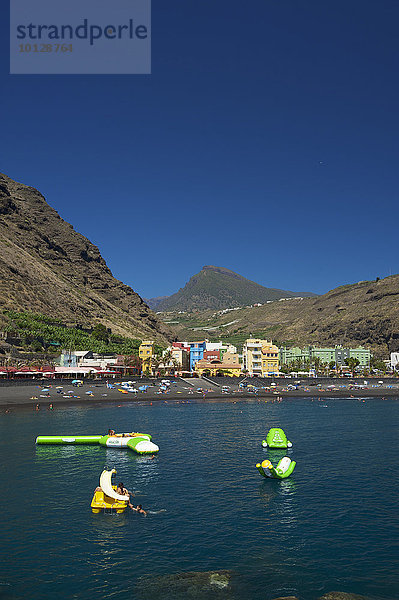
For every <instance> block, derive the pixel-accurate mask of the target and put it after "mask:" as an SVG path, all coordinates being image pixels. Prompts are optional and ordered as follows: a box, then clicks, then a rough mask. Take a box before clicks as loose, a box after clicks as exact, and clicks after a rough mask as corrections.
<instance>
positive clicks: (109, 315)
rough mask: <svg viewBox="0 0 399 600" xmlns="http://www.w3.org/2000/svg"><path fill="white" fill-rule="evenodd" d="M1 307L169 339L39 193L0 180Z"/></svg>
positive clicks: (94, 249)
mask: <svg viewBox="0 0 399 600" xmlns="http://www.w3.org/2000/svg"><path fill="white" fill-rule="evenodd" d="M132 251H133V248H132ZM0 305H1V308H2V309H15V310H32V311H34V312H41V313H44V314H46V315H48V316H51V317H55V318H58V319H60V320H62V321H64V322H66V323H68V324H74V323H78V324H82V325H85V326H92V325H94V324H96V323H98V322H102V323H103V324H104V325H106V326H107V327H110V328H111V329H112V331H113V332H114V333H116V334H120V335H126V336H132V337H138V338H143V337H145V338H147V339H156V340H159V341H162V340H166V339H168V338H169V339H170V332H169V330H168V329H167V327H166V326H165V325H164V324H163V323H162V322H161V321H159V320H158V318H157V317H156V315H154V313H153V312H152V311H151V310H150V309H149V308H148V307H147V306H146V304H145V303H144V302H143V300H142V299H141V298H140V296H139V295H138V294H136V293H135V292H134V291H133V290H132V289H131V288H130V287H129V286H127V285H124V284H123V283H122V282H120V281H118V280H117V279H115V277H113V275H112V273H111V271H110V270H109V268H108V266H107V264H106V262H105V260H104V259H103V258H102V256H101V254H100V251H99V249H98V248H97V247H96V246H94V244H92V243H91V242H90V241H89V240H88V239H87V238H85V237H84V236H83V235H81V234H80V233H78V232H76V231H75V230H74V228H73V227H72V225H70V224H69V223H67V222H66V221H64V220H63V219H61V217H60V216H59V214H58V213H57V212H56V211H55V210H54V209H53V208H52V207H51V206H49V205H48V204H47V202H46V200H45V199H44V197H43V196H42V194H41V193H40V192H39V191H38V190H36V189H35V188H32V187H29V186H27V185H23V184H21V183H17V182H16V181H13V180H12V179H10V178H9V177H6V176H5V175H1V174H0Z"/></svg>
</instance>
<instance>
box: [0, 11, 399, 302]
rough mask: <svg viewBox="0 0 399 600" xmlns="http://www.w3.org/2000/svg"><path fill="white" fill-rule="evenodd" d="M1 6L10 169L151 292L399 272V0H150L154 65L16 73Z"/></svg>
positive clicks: (301, 283)
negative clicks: (140, 69) (231, 277)
mask: <svg viewBox="0 0 399 600" xmlns="http://www.w3.org/2000/svg"><path fill="white" fill-rule="evenodd" d="M4 4H5V3H3V5H2V6H3V7H4ZM2 17H3V18H2V19H1V22H0V34H1V35H0V48H1V52H0V111H1V127H0V170H1V171H2V172H4V173H6V174H7V175H9V176H10V177H12V178H14V179H16V180H19V181H21V182H23V183H26V184H29V185H33V186H35V187H37V188H38V189H39V190H40V191H41V192H42V193H43V194H44V195H45V197H46V199H47V201H48V202H49V204H51V205H52V206H53V207H54V208H56V210H57V211H58V212H59V213H60V215H61V216H62V217H63V218H64V219H66V220H67V221H69V222H70V223H72V224H73V225H74V227H75V229H76V230H78V231H79V232H81V233H83V234H84V235H86V236H87V237H88V238H89V239H90V240H91V241H92V242H94V243H95V244H96V245H97V246H99V248H100V251H101V252H102V254H103V256H104V258H105V259H106V261H107V263H108V265H109V266H110V268H111V270H112V271H113V273H114V275H115V276H116V277H117V278H118V279H121V280H122V281H124V282H125V283H127V284H129V285H131V286H132V287H133V289H135V290H136V291H137V292H139V293H140V294H141V295H142V296H145V297H152V296H158V295H166V294H170V293H173V292H174V291H176V290H177V289H178V288H179V287H181V286H183V285H184V283H185V282H186V281H187V280H188V278H189V277H190V276H191V275H192V274H194V273H196V272H197V271H199V270H200V268H201V267H202V266H203V265H204V264H215V265H218V266H225V267H228V268H230V269H233V270H234V271H237V272H238V273H240V274H242V275H244V276H245V277H248V278H249V279H252V280H254V281H256V282H258V283H261V284H263V285H266V286H270V287H279V288H283V289H291V290H300V291H303V290H309V291H315V292H318V293H322V292H325V291H327V290H328V289H331V288H333V287H336V286H337V285H340V284H342V283H349V282H354V281H359V280H362V279H374V278H375V277H376V276H379V277H384V276H386V275H389V274H390V273H392V274H393V273H397V272H398V271H399V268H398V254H399V253H398V249H397V240H398V212H399V211H398V171H399V170H398V164H399V161H398V158H399V157H398V144H399V132H398V107H399V94H398V91H399V83H398V81H399V70H398V64H399V60H398V59H399V34H398V31H399V3H398V2H397V0H380V1H378V2H377V1H376V0H372V1H371V0H363V1H360V0H359V1H358V0H338V1H337V0H334V1H331V0H322V1H320V0H303V1H298V0H250V1H249V2H243V1H241V2H238V1H236V0H229V1H227V0H218V1H217V2H215V0H212V1H210V0H201V1H200V2H188V1H187V0H170V1H168V2H165V1H161V0H153V8H152V39H153V42H152V61H153V62H152V75H148V76H144V75H143V76H135V75H132V76H129V75H124V76H107V75H106V76H85V75H81V76H54V75H48V76H34V75H33V76H20V75H8V70H9V66H8V29H7V27H8V25H7V23H8V14H7V13H6V12H4V13H3V15H2Z"/></svg>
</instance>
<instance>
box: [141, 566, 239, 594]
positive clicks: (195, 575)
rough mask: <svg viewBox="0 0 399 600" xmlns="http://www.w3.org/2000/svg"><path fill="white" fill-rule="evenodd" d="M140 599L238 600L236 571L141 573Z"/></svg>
mask: <svg viewBox="0 0 399 600" xmlns="http://www.w3.org/2000/svg"><path fill="white" fill-rule="evenodd" d="M136 593H137V596H136V597H137V600H239V598H240V596H238V595H236V593H237V589H236V581H235V574H234V572H233V571H228V570H220V571H205V572H196V571H193V572H187V573H177V574H173V575H161V576H158V577H157V576H155V577H140V579H139V580H138V584H137V589H136Z"/></svg>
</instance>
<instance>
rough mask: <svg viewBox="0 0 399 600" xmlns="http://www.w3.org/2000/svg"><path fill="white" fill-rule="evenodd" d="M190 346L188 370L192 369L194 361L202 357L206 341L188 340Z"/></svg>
mask: <svg viewBox="0 0 399 600" xmlns="http://www.w3.org/2000/svg"><path fill="white" fill-rule="evenodd" d="M189 346H190V371H194V367H195V363H196V362H197V361H198V360H202V359H203V358H204V352H205V350H206V342H205V341H203V342H189Z"/></svg>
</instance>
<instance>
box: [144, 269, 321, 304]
mask: <svg viewBox="0 0 399 600" xmlns="http://www.w3.org/2000/svg"><path fill="white" fill-rule="evenodd" d="M314 295H315V294H311V293H306V294H300V293H299V292H287V291H285V290H278V289H274V288H266V287H263V286H262V285H259V284H257V283H255V282H254V281H250V280H249V279H245V277H242V276H241V275H238V274H237V273H234V271H230V269H225V268H223V267H214V266H212V265H207V266H205V267H202V269H201V271H200V272H199V273H197V274H196V275H193V276H192V277H191V279H190V280H189V281H188V282H187V283H186V285H185V286H184V288H181V289H180V290H179V291H178V292H176V294H173V295H172V296H166V297H158V298H151V299H149V300H147V303H148V305H149V306H150V307H151V308H153V309H154V310H157V311H179V310H184V311H191V310H207V309H215V310H220V309H224V308H234V307H236V306H245V305H248V304H255V303H257V302H260V303H263V302H267V301H269V300H278V299H279V298H293V297H295V296H314Z"/></svg>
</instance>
